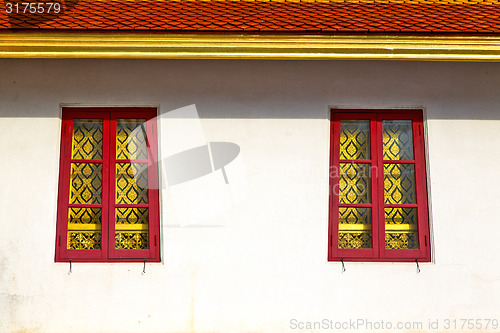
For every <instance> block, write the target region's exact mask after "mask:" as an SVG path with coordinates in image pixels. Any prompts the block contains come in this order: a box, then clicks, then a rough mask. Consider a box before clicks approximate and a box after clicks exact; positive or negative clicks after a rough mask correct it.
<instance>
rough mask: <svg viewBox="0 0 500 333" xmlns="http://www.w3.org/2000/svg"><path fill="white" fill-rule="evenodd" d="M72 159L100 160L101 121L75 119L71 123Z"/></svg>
mask: <svg viewBox="0 0 500 333" xmlns="http://www.w3.org/2000/svg"><path fill="white" fill-rule="evenodd" d="M72 147H73V148H72V153H71V158H72V159H82V160H101V159H102V120H100V119H75V120H74V121H73V138H72Z"/></svg>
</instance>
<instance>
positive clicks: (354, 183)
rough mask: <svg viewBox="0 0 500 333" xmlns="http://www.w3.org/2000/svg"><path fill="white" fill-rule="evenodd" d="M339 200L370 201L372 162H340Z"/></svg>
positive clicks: (353, 202) (361, 202)
mask: <svg viewBox="0 0 500 333" xmlns="http://www.w3.org/2000/svg"><path fill="white" fill-rule="evenodd" d="M339 175H340V179H339V188H338V192H339V193H338V194H339V202H340V203H348V204H365V203H370V164H362V163H340V172H339Z"/></svg>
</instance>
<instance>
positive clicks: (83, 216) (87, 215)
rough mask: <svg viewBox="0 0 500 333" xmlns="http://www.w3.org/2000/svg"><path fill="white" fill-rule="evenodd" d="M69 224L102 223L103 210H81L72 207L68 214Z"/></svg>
mask: <svg viewBox="0 0 500 333" xmlns="http://www.w3.org/2000/svg"><path fill="white" fill-rule="evenodd" d="M68 221H69V222H68V223H77V224H80V223H84V224H88V223H93V224H100V223H101V209H100V208H80V207H70V208H69V213H68Z"/></svg>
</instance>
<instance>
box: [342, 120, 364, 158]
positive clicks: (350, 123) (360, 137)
mask: <svg viewBox="0 0 500 333" xmlns="http://www.w3.org/2000/svg"><path fill="white" fill-rule="evenodd" d="M340 159H341V160H369V159H370V121H369V120H342V121H341V122H340Z"/></svg>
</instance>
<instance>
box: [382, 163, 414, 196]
mask: <svg viewBox="0 0 500 333" xmlns="http://www.w3.org/2000/svg"><path fill="white" fill-rule="evenodd" d="M384 203H385V204H414V203H416V198H415V166H414V165H413V164H384Z"/></svg>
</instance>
